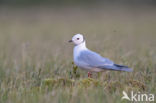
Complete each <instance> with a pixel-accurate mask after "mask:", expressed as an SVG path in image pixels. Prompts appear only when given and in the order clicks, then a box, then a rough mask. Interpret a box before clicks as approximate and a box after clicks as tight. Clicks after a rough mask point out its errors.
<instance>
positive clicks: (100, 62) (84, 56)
mask: <svg viewBox="0 0 156 103" xmlns="http://www.w3.org/2000/svg"><path fill="white" fill-rule="evenodd" d="M78 60H79V61H81V62H82V63H85V64H87V65H88V66H90V67H103V66H110V65H113V64H114V62H113V61H111V60H109V59H107V58H104V57H102V56H100V55H99V54H97V53H95V52H93V51H90V50H85V51H82V52H81V53H80V55H79V57H78Z"/></svg>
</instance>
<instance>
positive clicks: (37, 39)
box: [0, 8, 156, 103]
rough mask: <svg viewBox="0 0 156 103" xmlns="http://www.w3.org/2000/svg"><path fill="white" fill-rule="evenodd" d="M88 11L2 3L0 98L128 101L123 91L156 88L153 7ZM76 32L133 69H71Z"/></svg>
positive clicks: (12, 101)
mask: <svg viewBox="0 0 156 103" xmlns="http://www.w3.org/2000/svg"><path fill="white" fill-rule="evenodd" d="M91 10H92V9H91ZM91 10H88V9H78V8H77V9H75V8H73V9H71V8H70V9H48V8H47V9H43V8H40V9H36V8H34V9H32V10H31V9H30V10H29V9H28V10H26V9H22V10H21V9H11V8H10V9H7V8H1V11H0V13H1V15H0V22H1V23H0V103H127V101H126V100H125V101H121V97H122V91H123V90H124V91H126V92H130V91H132V90H133V91H140V92H143V93H146V92H147V93H156V88H155V87H156V47H155V44H156V29H155V27H156V20H155V18H156V14H155V9H153V8H151V9H148V8H146V9H143V10H140V9H139V10H135V9H126V8H124V9H102V8H101V9H96V10H95V9H93V11H91ZM149 11H150V12H149ZM75 33H83V34H84V36H85V38H86V40H87V46H88V48H90V49H91V50H94V51H96V52H98V53H100V54H101V55H102V56H104V57H107V58H110V59H111V60H113V61H115V62H116V63H119V64H124V65H128V66H129V67H131V68H133V69H134V71H133V72H132V73H126V72H113V71H110V72H106V73H99V74H96V73H95V74H93V79H89V78H87V72H86V71H83V70H81V69H79V68H78V69H77V70H76V72H75V71H74V70H75V69H74V70H73V68H75V66H74V65H73V64H72V62H73V59H72V48H73V45H71V44H69V43H68V42H67V41H68V40H69V39H71V37H72V36H73V35H74V34H75Z"/></svg>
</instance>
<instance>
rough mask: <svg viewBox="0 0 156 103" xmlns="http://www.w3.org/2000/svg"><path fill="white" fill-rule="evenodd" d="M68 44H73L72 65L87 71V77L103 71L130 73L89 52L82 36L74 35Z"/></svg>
mask: <svg viewBox="0 0 156 103" xmlns="http://www.w3.org/2000/svg"><path fill="white" fill-rule="evenodd" d="M69 42H73V43H74V44H75V47H74V50H73V57H74V63H75V64H76V65H77V66H78V67H79V68H82V69H85V70H87V71H89V72H88V77H90V76H91V72H101V71H105V70H115V71H127V72H131V71H132V69H131V68H128V67H127V66H124V65H118V64H115V63H114V62H113V61H111V60H109V59H108V58H104V57H102V56H101V55H99V54H97V53H96V52H93V51H91V50H89V49H88V48H87V47H86V41H85V39H84V37H83V35H82V34H76V35H74V36H73V37H72V40H69Z"/></svg>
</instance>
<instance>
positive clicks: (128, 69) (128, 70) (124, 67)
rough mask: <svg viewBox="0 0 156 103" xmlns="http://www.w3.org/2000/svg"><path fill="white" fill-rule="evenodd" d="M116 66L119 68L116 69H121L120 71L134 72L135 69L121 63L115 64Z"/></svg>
mask: <svg viewBox="0 0 156 103" xmlns="http://www.w3.org/2000/svg"><path fill="white" fill-rule="evenodd" d="M114 66H115V67H116V68H117V69H116V70H119V71H126V72H132V71H133V69H131V68H128V66H124V65H119V64H114Z"/></svg>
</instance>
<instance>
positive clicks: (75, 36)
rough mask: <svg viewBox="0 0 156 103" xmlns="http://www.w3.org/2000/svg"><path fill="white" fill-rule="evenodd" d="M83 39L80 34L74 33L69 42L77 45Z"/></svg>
mask: <svg viewBox="0 0 156 103" xmlns="http://www.w3.org/2000/svg"><path fill="white" fill-rule="evenodd" d="M84 41H85V39H84V37H83V35H82V34H76V35H74V36H73V37H72V40H69V42H73V43H74V44H75V45H79V44H81V43H83V42H84Z"/></svg>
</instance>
